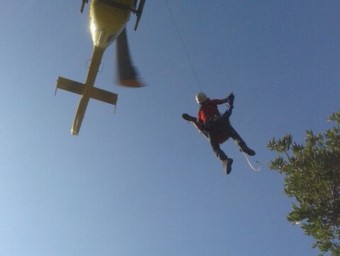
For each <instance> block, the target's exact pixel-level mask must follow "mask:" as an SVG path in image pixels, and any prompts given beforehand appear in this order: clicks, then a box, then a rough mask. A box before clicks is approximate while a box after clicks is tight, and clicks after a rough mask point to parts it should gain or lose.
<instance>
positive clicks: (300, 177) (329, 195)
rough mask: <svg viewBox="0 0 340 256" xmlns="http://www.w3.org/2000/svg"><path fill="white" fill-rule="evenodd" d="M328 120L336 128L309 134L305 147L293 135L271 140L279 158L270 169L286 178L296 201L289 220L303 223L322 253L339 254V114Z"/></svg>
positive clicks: (286, 188) (271, 147)
mask: <svg viewBox="0 0 340 256" xmlns="http://www.w3.org/2000/svg"><path fill="white" fill-rule="evenodd" d="M329 120H330V121H332V122H335V123H336V124H335V126H334V127H333V128H332V129H329V130H327V131H326V132H325V133H324V134H320V133H318V134H314V133H313V131H311V130H309V131H306V139H305V144H304V145H300V144H297V143H296V142H294V141H293V136H292V135H290V134H287V135H285V136H284V137H282V138H281V139H275V138H273V139H272V140H270V141H269V143H268V148H269V149H270V150H271V151H275V152H276V153H277V157H276V159H274V160H273V161H271V162H270V163H269V168H270V169H272V170H276V171H278V172H279V173H281V174H283V175H284V176H285V188H284V191H285V193H286V194H287V195H288V196H289V197H294V198H295V199H296V203H295V204H293V210H292V212H291V213H289V215H288V217H287V219H288V220H289V221H290V222H292V223H300V224H301V228H302V229H304V231H305V234H306V235H309V236H312V237H313V238H314V240H315V243H314V247H318V248H319V249H320V251H321V252H322V254H325V253H331V254H332V255H340V111H339V112H336V113H333V114H332V115H331V117H330V118H329Z"/></svg>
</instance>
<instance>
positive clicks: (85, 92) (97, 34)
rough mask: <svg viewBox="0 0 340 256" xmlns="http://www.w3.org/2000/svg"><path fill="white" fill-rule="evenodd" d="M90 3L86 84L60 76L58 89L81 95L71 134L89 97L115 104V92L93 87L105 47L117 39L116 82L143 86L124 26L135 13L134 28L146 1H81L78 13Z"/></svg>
mask: <svg viewBox="0 0 340 256" xmlns="http://www.w3.org/2000/svg"><path fill="white" fill-rule="evenodd" d="M85 4H89V28H90V33H91V37H92V43H93V52H92V59H91V62H90V65H89V70H88V74H87V78H86V81H85V83H80V82H76V81H73V80H70V79H67V78H64V77H61V76H59V77H58V80H57V86H56V91H57V89H63V90H66V91H69V92H72V93H76V94H79V95H81V98H80V101H79V103H78V108H77V110H76V114H75V117H74V120H73V124H72V127H71V134H72V135H78V134H79V131H80V127H81V124H82V121H83V119H84V115H85V112H86V108H87V105H88V103H89V101H90V99H91V98H92V99H96V100H99V101H102V102H105V103H109V104H112V105H116V103H117V99H118V95H117V94H116V93H113V92H109V91H105V90H102V89H99V88H97V87H95V86H94V83H95V80H96V77H97V73H98V70H99V67H100V64H101V60H102V57H103V54H104V52H105V49H106V48H107V47H108V46H110V45H111V44H112V43H113V42H114V41H116V50H117V75H118V77H117V83H118V84H120V85H122V86H126V87H130V88H139V87H143V83H142V82H141V81H140V80H139V78H138V74H137V71H136V70H135V68H134V66H133V65H132V61H131V58H130V52H129V47H128V41H127V35H126V29H125V26H126V24H127V22H128V20H129V17H130V14H131V13H133V14H134V15H136V23H135V26H134V30H137V28H138V24H139V21H140V18H141V15H142V13H143V8H144V4H145V0H91V1H90V3H89V0H82V4H81V8H80V12H81V13H83V11H84V7H85Z"/></svg>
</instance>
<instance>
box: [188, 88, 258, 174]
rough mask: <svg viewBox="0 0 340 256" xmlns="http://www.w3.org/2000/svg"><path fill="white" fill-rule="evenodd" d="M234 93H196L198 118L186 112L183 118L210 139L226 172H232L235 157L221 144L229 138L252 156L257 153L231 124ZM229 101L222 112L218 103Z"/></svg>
mask: <svg viewBox="0 0 340 256" xmlns="http://www.w3.org/2000/svg"><path fill="white" fill-rule="evenodd" d="M234 98H235V96H234V94H233V93H231V94H230V95H229V96H228V97H226V98H225V99H221V100H219V99H213V100H211V99H209V98H208V97H207V96H206V95H205V93H203V92H199V93H197V94H196V102H197V103H198V104H199V105H200V108H199V110H198V114H197V119H196V118H194V117H192V116H190V115H188V114H186V113H184V114H183V115H182V117H183V119H185V120H187V121H191V122H193V123H194V125H195V126H196V127H197V128H198V129H199V130H200V131H201V132H202V133H203V134H204V135H205V136H206V137H207V138H208V139H209V142H210V145H211V147H212V149H213V151H214V153H215V154H216V156H217V157H218V158H219V159H220V160H221V161H222V163H223V166H224V168H225V170H226V173H227V174H229V173H230V172H231V166H232V163H233V159H232V158H229V157H228V156H227V155H226V154H225V153H224V152H223V150H222V149H221V148H220V144H222V143H224V142H225V141H226V140H228V139H229V138H232V139H233V140H235V141H236V143H237V145H238V146H239V148H240V150H241V151H242V152H244V153H246V154H248V155H250V156H254V155H255V151H254V150H252V149H250V148H249V147H248V146H247V144H246V143H245V142H244V140H243V139H242V138H241V136H240V135H239V134H238V133H237V131H236V130H235V129H234V128H233V127H232V126H231V124H230V121H229V117H230V116H231V113H232V110H233V108H234ZM225 103H227V107H228V109H227V110H226V111H225V112H224V114H221V113H220V112H219V110H218V105H221V104H225Z"/></svg>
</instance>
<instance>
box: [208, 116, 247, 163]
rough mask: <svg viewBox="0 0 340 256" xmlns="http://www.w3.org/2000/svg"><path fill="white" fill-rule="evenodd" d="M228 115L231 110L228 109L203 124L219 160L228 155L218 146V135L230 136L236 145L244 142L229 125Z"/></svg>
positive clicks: (227, 137) (224, 158)
mask: <svg viewBox="0 0 340 256" xmlns="http://www.w3.org/2000/svg"><path fill="white" fill-rule="evenodd" d="M230 115H231V110H228V111H226V112H225V113H224V114H223V115H222V116H221V117H218V118H214V119H211V120H208V121H207V122H206V124H205V130H206V131H207V133H208V138H209V142H210V145H211V148H212V150H213V151H214V153H215V154H216V156H217V157H218V158H219V159H220V160H221V161H224V160H226V159H227V158H228V156H227V155H226V154H225V153H224V151H223V150H222V149H221V147H220V143H219V141H220V136H224V137H225V139H229V138H232V139H233V140H235V141H236V142H237V144H238V145H242V144H245V142H244V141H243V139H242V138H241V136H240V135H239V134H238V132H237V131H236V130H235V129H234V128H233V127H232V126H231V124H230V121H229V117H230Z"/></svg>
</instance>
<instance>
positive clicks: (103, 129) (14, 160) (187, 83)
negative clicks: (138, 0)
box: [0, 0, 340, 256]
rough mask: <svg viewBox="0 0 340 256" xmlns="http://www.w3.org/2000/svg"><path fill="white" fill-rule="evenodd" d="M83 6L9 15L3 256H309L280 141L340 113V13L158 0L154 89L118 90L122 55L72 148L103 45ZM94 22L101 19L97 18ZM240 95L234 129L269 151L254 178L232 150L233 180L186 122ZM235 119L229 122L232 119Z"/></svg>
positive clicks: (143, 35)
mask: <svg viewBox="0 0 340 256" xmlns="http://www.w3.org/2000/svg"><path fill="white" fill-rule="evenodd" d="M80 2H81V1H80V0H79V1H69V0H59V1H43V0H27V1H3V2H2V3H1V9H0V24H1V26H0V32H1V40H0V53H1V60H0V84H1V94H0V116H1V122H0V140H1V147H0V159H1V167H0V230H1V232H0V255H3V256H23V255H25V256H37V255H46V256H60V255H63V256H90V255H91V256H92V255H97V256H109V255H110V256H111V255H117V256H144V255H145V256H150V255H152V256H153V255H155V256H174V255H176V256H188V255H192V256H207V255H213V256H225V255H237V256H263V255H268V256H271V255H275V256H287V255H291V256H292V255H295V256H311V255H318V251H317V250H316V249H312V239H310V238H308V237H306V236H305V235H304V234H303V231H302V230H300V228H299V227H298V226H294V225H291V224H290V223H288V222H287V220H286V215H287V214H288V213H289V212H290V210H291V199H289V198H287V197H286V196H285V195H284V193H283V177H282V176H280V175H279V174H277V173H275V172H273V171H270V170H269V169H268V167H267V165H268V162H269V161H270V160H272V159H273V158H274V157H275V154H274V153H272V152H270V151H268V149H267V147H266V145H267V142H268V141H269V139H271V138H272V137H274V136H275V137H277V138H278V137H281V136H283V135H284V134H285V133H291V134H293V135H294V138H295V140H296V141H297V142H300V143H303V142H304V134H305V130H307V129H313V130H314V131H316V132H323V131H324V130H325V129H327V128H329V127H331V125H330V124H329V123H328V122H327V118H328V116H329V115H330V114H331V113H332V112H334V111H337V110H339V107H340V106H339V102H340V72H339V70H340V1H338V0H326V1H319V0H301V1H294V0H290V1H289V0H279V1H270V0H259V1H253V0H243V1H239V0H237V1H236V0H228V1H225V0H223V1H222V0H216V1H203V0H196V1H189V0H187V1H180V0H171V1H168V2H169V6H170V7H171V10H172V12H173V14H174V18H175V21H176V24H177V26H178V28H179V31H180V33H181V35H182V38H183V42H184V45H185V46H186V48H187V54H188V56H189V57H190V60H191V62H192V66H193V69H194V70H195V73H196V74H197V78H198V81H199V85H198V83H197V80H196V78H195V74H194V73H193V71H192V69H191V66H190V62H189V61H188V58H187V57H186V52H185V51H184V48H183V45H182V42H181V40H180V37H179V34H178V32H177V30H176V27H175V25H174V22H173V20H172V19H171V15H170V11H169V9H168V6H167V4H166V1H165V0H147V1H146V4H145V11H144V14H143V17H142V19H141V23H140V26H139V29H138V31H137V32H134V31H133V29H132V28H133V25H134V18H131V20H130V23H129V24H128V36H129V40H130V48H131V52H132V56H133V60H134V63H135V65H136V66H137V67H138V70H139V72H140V74H141V75H142V78H143V80H144V81H145V83H147V85H148V86H147V87H145V88H143V89H138V90H132V89H125V88H122V87H119V86H116V85H114V78H115V71H114V70H115V65H116V64H115V62H114V59H115V51H114V45H113V47H110V48H109V49H108V50H107V52H106V54H105V57H104V59H103V68H102V71H101V73H100V74H99V75H98V78H97V81H96V85H97V86H98V87H100V88H103V89H106V90H110V91H114V92H116V93H118V94H119V99H118V106H117V109H116V112H115V113H113V109H112V107H111V106H110V105H107V104H103V103H99V102H95V101H91V102H90V105H89V107H88V110H87V113H86V116H85V119H84V122H83V125H82V128H81V131H80V134H79V136H78V137H73V136H71V135H70V127H71V122H72V120H73V116H74V113H75V109H76V106H77V104H78V100H79V97H78V95H74V94H71V93H67V92H64V91H59V92H58V94H57V96H54V90H55V85H56V80H57V77H58V76H59V75H62V76H64V77H67V78H70V79H73V80H77V81H80V82H83V81H84V79H85V76H86V72H87V68H86V63H87V60H88V59H89V58H90V57H91V51H92V43H91V38H90V34H89V30H88V21H87V18H88V17H87V13H84V14H80V12H79V8H80ZM86 10H88V9H86ZM201 89H202V90H203V91H205V92H206V93H207V94H208V95H209V96H210V97H212V98H223V97H225V96H226V95H228V94H229V93H230V92H232V91H233V92H234V93H235V95H236V99H235V109H234V113H233V116H232V119H231V120H232V123H233V125H234V127H235V128H236V129H237V130H238V131H239V133H240V134H241V135H242V136H243V137H244V139H245V140H246V141H247V143H248V144H249V146H251V147H252V148H254V149H255V150H256V151H257V155H256V156H255V157H253V158H252V161H255V160H259V161H261V162H262V171H261V172H260V173H256V172H253V171H251V170H250V169H249V167H248V165H247V163H246V161H245V159H244V158H243V155H242V154H241V153H240V152H238V151H237V149H236V146H235V145H234V143H233V142H232V141H230V142H227V143H226V144H224V145H223V149H224V150H225V151H226V152H227V153H228V155H229V156H230V157H232V158H233V159H234V164H233V171H232V173H231V175H228V176H226V175H225V174H224V171H223V168H222V166H221V164H220V162H219V161H218V160H217V159H216V158H215V156H214V155H213V153H212V151H211V149H210V146H209V144H208V143H207V141H206V140H205V139H204V138H203V137H202V136H201V135H199V134H198V133H197V132H196V130H195V129H194V128H193V127H192V126H191V125H190V124H188V123H186V122H185V121H183V120H182V119H181V114H182V113H183V112H187V113H190V114H192V115H195V114H196V111H197V105H196V103H195V101H194V95H195V93H196V92H197V91H199V90H201ZM221 110H223V108H222V109H221Z"/></svg>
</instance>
